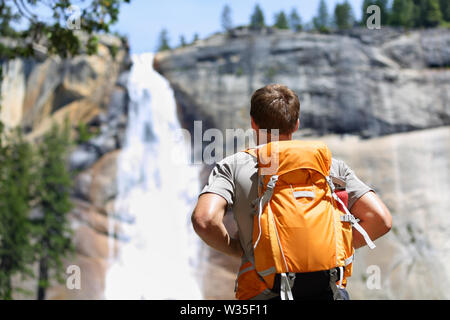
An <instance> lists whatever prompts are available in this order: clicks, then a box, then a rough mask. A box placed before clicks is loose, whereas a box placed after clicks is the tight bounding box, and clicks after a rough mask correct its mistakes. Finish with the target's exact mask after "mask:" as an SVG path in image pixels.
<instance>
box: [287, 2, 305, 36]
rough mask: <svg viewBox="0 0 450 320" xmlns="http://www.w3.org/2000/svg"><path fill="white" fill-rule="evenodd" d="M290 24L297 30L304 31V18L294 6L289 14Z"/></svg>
mask: <svg viewBox="0 0 450 320" xmlns="http://www.w3.org/2000/svg"><path fill="white" fill-rule="evenodd" d="M289 26H290V28H291V29H292V30H294V31H295V32H299V31H302V29H303V26H302V19H301V18H300V15H299V14H298V13H297V10H296V9H295V8H293V9H292V11H291V13H290V14H289Z"/></svg>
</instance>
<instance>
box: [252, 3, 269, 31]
mask: <svg viewBox="0 0 450 320" xmlns="http://www.w3.org/2000/svg"><path fill="white" fill-rule="evenodd" d="M265 26H266V23H265V21H264V13H263V11H262V9H261V7H260V6H259V4H257V5H255V9H254V10H253V13H252V15H251V17H250V29H252V30H261V29H262V28H264V27H265Z"/></svg>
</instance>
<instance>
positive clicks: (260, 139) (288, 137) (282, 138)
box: [257, 134, 292, 145]
mask: <svg viewBox="0 0 450 320" xmlns="http://www.w3.org/2000/svg"><path fill="white" fill-rule="evenodd" d="M265 138H266V139H265ZM286 140H292V134H280V135H277V136H274V137H272V136H271V135H270V134H268V135H267V136H264V137H260V136H258V137H257V145H260V144H262V143H269V142H272V141H286Z"/></svg>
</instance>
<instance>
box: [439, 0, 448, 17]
mask: <svg viewBox="0 0 450 320" xmlns="http://www.w3.org/2000/svg"><path fill="white" fill-rule="evenodd" d="M439 6H440V8H441V13H442V19H444V20H445V21H450V1H448V0H441V1H440V2H439Z"/></svg>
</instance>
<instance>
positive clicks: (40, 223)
mask: <svg viewBox="0 0 450 320" xmlns="http://www.w3.org/2000/svg"><path fill="white" fill-rule="evenodd" d="M70 145H71V141H70V126H69V125H68V122H67V121H66V124H65V126H64V127H63V128H60V127H59V126H58V125H56V124H53V126H52V128H51V129H50V130H49V132H47V133H46V134H45V135H44V137H43V140H42V142H41V143H40V145H39V148H38V155H39V161H40V163H39V171H38V186H37V198H38V200H39V202H38V207H39V210H40V213H41V214H40V216H39V217H38V218H35V219H34V220H33V238H34V239H35V240H36V246H35V257H36V260H37V261H39V279H38V280H39V285H38V298H39V299H43V298H44V297H45V289H46V288H47V287H48V285H49V283H50V271H53V272H54V273H55V274H56V275H58V274H59V275H60V274H63V273H64V269H63V259H64V258H65V257H67V256H68V254H70V253H72V252H73V250H74V249H73V245H72V241H71V239H72V231H71V228H70V225H69V221H68V218H67V215H68V213H69V211H70V210H71V209H72V203H71V201H70V189H71V186H72V178H71V176H70V173H69V170H68V168H67V164H66V158H67V155H68V151H69V147H70Z"/></svg>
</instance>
